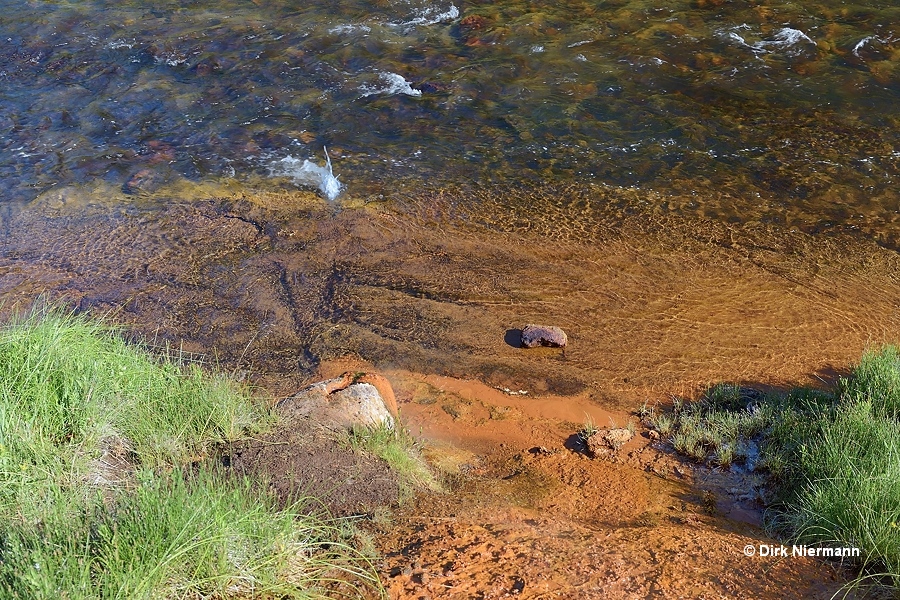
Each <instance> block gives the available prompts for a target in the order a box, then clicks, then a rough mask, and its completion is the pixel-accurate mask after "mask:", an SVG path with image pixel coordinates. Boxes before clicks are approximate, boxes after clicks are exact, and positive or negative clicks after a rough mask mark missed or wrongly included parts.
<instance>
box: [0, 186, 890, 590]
mask: <svg viewBox="0 0 900 600" xmlns="http://www.w3.org/2000/svg"><path fill="white" fill-rule="evenodd" d="M511 194H512V193H510V194H508V195H506V196H502V197H501V196H498V195H491V194H490V193H487V192H486V193H484V194H481V195H480V196H479V197H477V198H472V197H463V196H459V195H455V194H449V193H434V194H431V195H430V196H429V197H427V198H421V199H418V200H417V201H416V203H414V204H413V206H414V208H403V209H397V210H393V209H392V210H387V209H382V208H377V207H373V206H371V205H370V206H359V207H356V208H352V207H349V206H348V207H345V208H344V210H341V211H334V210H332V209H331V207H326V206H324V205H323V204H322V203H321V202H319V201H317V200H316V199H315V198H314V197H312V196H309V195H305V194H300V193H262V194H257V195H246V196H245V197H243V198H241V197H236V196H235V197H230V198H228V199H215V200H209V201H190V202H184V203H179V202H176V201H174V200H171V199H170V201H169V202H168V203H164V204H163V205H161V206H162V207H161V208H158V209H157V210H156V211H155V212H153V213H152V214H142V213H135V214H131V213H117V212H116V211H114V210H112V209H110V208H109V207H103V206H101V207H99V208H98V207H97V206H92V205H90V204H87V205H85V206H81V207H78V208H77V209H68V208H67V207H66V205H63V206H61V207H60V206H57V205H56V204H54V205H52V206H50V205H41V203H40V202H38V203H37V204H36V205H35V206H33V207H31V209H29V210H28V211H26V212H23V213H18V214H15V213H12V214H9V215H7V216H5V217H4V221H3V225H4V227H3V229H2V232H0V233H2V235H3V239H2V243H3V246H4V249H5V252H4V253H3V255H2V256H0V297H2V298H3V299H4V301H5V305H4V306H5V308H6V310H9V309H10V308H11V307H12V306H14V305H15V304H16V303H17V302H18V303H20V304H25V303H29V302H31V301H32V300H33V299H34V298H35V297H36V295H37V294H39V293H43V292H47V293H49V295H50V296H51V297H55V298H61V299H64V300H65V301H67V302H70V303H71V304H72V305H74V306H77V307H79V308H80V309H82V310H85V311H88V312H92V313H95V314H103V313H104V312H106V311H110V310H112V311H115V313H114V319H115V320H116V321H119V322H124V323H126V324H127V325H129V326H130V327H131V328H133V329H134V330H136V331H138V332H140V333H143V334H144V335H145V337H147V338H148V339H151V340H152V339H157V340H158V341H160V342H170V343H174V344H176V345H180V346H181V347H183V348H184V349H185V350H186V351H196V352H203V353H205V354H206V355H207V356H213V355H214V356H215V358H216V360H217V361H218V363H219V364H220V366H223V367H225V368H228V369H232V368H233V369H247V370H249V372H250V374H251V377H252V378H253V379H254V380H255V381H256V382H257V383H259V384H260V385H262V386H264V387H265V388H266V389H268V390H269V391H270V393H272V394H273V396H275V397H279V396H282V395H285V394H287V393H290V392H292V391H295V390H296V389H297V388H298V387H300V386H301V385H302V384H303V383H305V382H308V381H310V380H311V377H313V376H314V375H315V374H316V371H321V373H322V374H323V375H327V376H336V375H339V374H340V373H342V372H344V371H348V370H367V371H368V370H371V371H378V372H381V373H382V374H383V375H384V376H386V377H387V379H388V380H389V381H390V383H391V384H392V385H393V387H394V390H395V391H396V394H397V404H398V406H399V409H400V414H401V417H402V418H403V419H404V420H405V421H406V423H407V424H408V425H410V426H411V429H412V431H413V433H414V434H417V435H418V433H419V431H420V428H421V434H422V436H423V437H425V438H429V439H431V440H434V445H433V447H432V449H431V450H430V451H429V452H430V454H431V455H432V458H433V459H434V461H435V462H436V463H440V464H442V465H443V466H444V468H446V469H448V470H449V471H450V472H451V473H452V472H453V471H454V469H456V470H457V471H459V472H458V474H457V475H453V477H454V481H455V482H456V483H455V486H456V487H454V488H453V490H454V491H453V492H452V493H450V494H447V495H443V496H440V495H439V496H430V497H428V498H426V499H423V500H422V501H421V502H420V503H419V504H417V505H416V506H415V507H414V508H411V509H409V510H408V511H403V512H401V514H400V515H398V516H397V518H396V520H395V522H394V526H393V527H391V528H390V529H388V530H386V531H385V533H384V535H383V536H382V537H381V538H380V544H381V546H382V548H383V549H384V550H385V553H386V559H385V563H384V577H385V582H386V585H387V586H388V588H389V589H390V592H391V594H392V597H397V598H419V597H421V596H426V597H431V598H457V597H458V598H468V597H483V598H491V597H503V596H504V594H513V595H517V596H518V597H529V598H542V597H547V598H549V597H619V598H628V597H646V596H656V597H663V598H668V597H698V598H700V597H708V598H720V597H726V598H741V597H760V598H782V597H799V596H809V597H815V596H817V595H819V596H822V595H824V596H828V595H830V591H833V590H834V589H836V587H838V585H839V584H838V583H835V581H834V579H833V577H834V576H835V573H834V572H833V571H832V569H831V567H830V566H828V565H826V564H825V563H822V562H820V561H814V560H811V559H789V560H781V561H779V560H766V559H760V558H759V557H755V558H747V557H744V556H743V555H742V550H743V547H744V546H745V545H747V544H758V543H764V542H766V541H767V540H766V539H765V538H764V536H763V535H762V534H761V533H760V531H759V529H756V528H754V527H753V526H751V525H747V524H744V523H741V522H737V521H732V520H729V519H726V518H724V517H723V516H721V515H720V514H711V513H709V512H708V511H707V510H706V509H707V508H708V506H707V505H708V504H709V502H708V499H704V498H703V495H702V494H701V493H700V492H698V491H697V490H696V488H694V487H692V483H691V480H690V474H689V473H687V474H685V475H683V476H680V475H678V474H677V473H678V471H676V470H675V466H677V465H675V464H668V463H667V460H669V459H668V458H667V457H664V456H659V455H658V453H656V452H655V451H653V450H652V449H649V448H648V446H647V445H646V440H645V439H644V438H640V437H639V438H636V440H635V441H633V442H629V444H633V445H630V446H627V447H626V448H625V449H624V451H625V453H626V454H625V455H624V456H625V460H623V462H622V463H621V464H619V463H608V462H603V461H596V460H594V461H591V460H588V459H587V458H585V457H583V456H581V455H580V454H578V453H575V452H572V451H570V450H569V449H567V448H566V442H567V440H568V439H569V436H571V435H572V434H573V433H574V432H575V431H574V428H576V427H578V426H579V425H580V424H581V423H583V422H584V421H585V419H586V418H587V417H586V415H587V416H590V417H591V418H592V419H593V420H594V422H595V423H597V424H599V425H601V426H603V425H606V424H607V422H608V421H609V420H610V418H612V419H613V420H616V421H618V424H619V425H622V424H624V421H625V420H627V418H628V416H629V414H630V413H631V412H632V411H634V409H635V408H636V407H637V406H639V405H640V403H642V402H644V401H648V402H649V403H650V404H654V403H657V402H667V401H668V400H669V399H670V395H671V394H680V395H688V396H690V395H695V394H696V393H697V392H698V391H699V390H702V389H703V387H704V386H706V385H708V384H709V383H712V382H716V381H723V380H726V381H737V382H741V383H743V384H749V385H758V386H774V387H779V386H792V385H798V384H803V385H822V384H823V382H827V381H832V380H833V379H834V378H835V377H836V376H837V375H840V374H841V373H843V372H846V369H847V368H848V367H849V366H850V365H851V364H852V363H853V362H854V361H856V360H857V359H858V358H859V355H860V353H861V352H862V351H863V350H864V349H865V348H866V347H868V346H872V345H876V344H879V343H883V342H889V341H896V340H897V338H898V337H900V336H898V332H900V314H898V301H900V282H898V277H900V260H898V257H897V255H896V253H895V252H894V251H892V250H887V249H884V248H882V247H879V246H877V245H876V244H874V243H871V242H867V241H859V240H854V239H852V238H843V237H824V236H809V235H806V234H803V233H800V232H796V231H789V230H784V229H779V228H778V227H776V226H770V225H764V224H745V225H741V226H737V225H734V226H731V225H725V224H721V223H716V222H713V221H705V220H702V219H692V218H681V217H678V216H673V215H670V214H663V213H660V212H658V211H657V210H656V209H655V208H654V207H653V205H652V203H651V202H649V201H648V200H647V198H646V197H643V196H641V194H640V192H638V191H622V190H618V191H616V190H600V189H598V190H583V189H582V190H573V189H565V190H543V191H542V190H537V191H534V190H532V191H529V192H522V193H520V194H519V195H518V196H515V195H511ZM597 207H606V208H603V209H599V208H597ZM532 322H537V323H544V324H547V325H556V326H560V327H562V328H563V329H564V330H565V331H566V333H567V334H568V346H567V348H566V350H565V353H564V354H563V352H562V351H561V350H559V349H553V348H535V349H530V350H526V349H522V348H519V347H516V346H517V345H518V344H517V343H516V331H517V330H519V329H520V328H521V327H522V326H523V325H525V324H526V323H532ZM357 365H362V367H358V366H357ZM498 388H501V389H502V388H506V389H507V390H509V391H510V392H519V391H527V392H528V393H527V394H523V395H509V394H508V393H506V392H504V391H501V389H498ZM541 448H543V450H542V449H541ZM535 449H536V450H535ZM648 469H649V470H648ZM712 504H715V502H713V503H712ZM751 520H752V519H751ZM768 541H770V540H768ZM817 582H818V583H817Z"/></svg>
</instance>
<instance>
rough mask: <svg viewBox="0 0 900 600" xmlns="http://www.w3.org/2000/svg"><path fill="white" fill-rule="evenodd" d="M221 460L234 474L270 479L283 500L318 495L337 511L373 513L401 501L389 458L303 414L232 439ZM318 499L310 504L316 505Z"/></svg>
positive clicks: (269, 483)
mask: <svg viewBox="0 0 900 600" xmlns="http://www.w3.org/2000/svg"><path fill="white" fill-rule="evenodd" d="M222 461H223V464H224V465H225V466H226V471H227V472H229V473H231V474H234V475H239V476H248V477H251V478H253V479H255V480H259V481H262V482H267V483H268V485H269V487H270V489H271V490H272V491H273V492H274V493H275V494H276V496H277V497H278V499H279V501H280V502H282V503H284V504H288V503H292V502H295V501H297V500H302V499H303V498H318V499H319V500H321V501H322V503H323V504H324V505H325V507H327V508H328V510H329V512H330V513H331V514H332V515H335V516H347V515H357V514H368V513H371V512H372V511H374V510H375V509H376V508H378V507H380V506H391V505H394V504H396V503H397V501H398V498H399V494H400V488H399V484H398V479H397V476H396V474H395V473H394V472H393V471H392V470H391V469H390V467H388V465H387V463H386V462H384V461H383V460H381V459H380V458H377V457H374V456H370V455H367V454H363V453H358V452H353V451H352V450H350V449H349V448H348V447H347V444H346V442H345V441H342V440H341V439H340V437H339V434H335V433H333V432H327V431H326V430H324V429H322V428H320V427H317V426H315V425H313V424H312V423H310V422H309V421H306V420H303V419H297V420H291V421H285V422H283V423H281V424H280V425H279V426H278V427H277V428H276V429H275V430H274V431H271V432H269V433H268V434H266V435H265V436H262V437H261V438H259V439H252V440H244V441H240V442H236V443H233V444H231V445H230V446H229V447H228V448H227V449H226V452H225V454H224V455H223V456H222ZM316 504H317V502H315V503H311V504H310V505H309V508H310V509H312V510H315V509H316V508H318V507H317V506H316Z"/></svg>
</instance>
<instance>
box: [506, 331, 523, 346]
mask: <svg viewBox="0 0 900 600" xmlns="http://www.w3.org/2000/svg"><path fill="white" fill-rule="evenodd" d="M503 341H504V342H506V345H507V346H511V347H513V348H522V330H521V329H507V330H506V333H505V334H504V335H503Z"/></svg>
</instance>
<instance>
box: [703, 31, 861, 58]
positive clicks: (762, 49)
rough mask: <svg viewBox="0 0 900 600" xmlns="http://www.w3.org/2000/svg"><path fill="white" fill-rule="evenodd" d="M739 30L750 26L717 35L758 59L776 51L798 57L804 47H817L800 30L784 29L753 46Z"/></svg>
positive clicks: (719, 32) (754, 43)
mask: <svg viewBox="0 0 900 600" xmlns="http://www.w3.org/2000/svg"><path fill="white" fill-rule="evenodd" d="M738 29H749V26H748V25H746V24H743V25H739V26H737V27H733V28H731V31H718V32H717V35H718V36H719V38H721V39H724V40H726V41H729V42H731V43H733V44H736V45H738V46H742V47H744V48H747V49H748V50H750V51H751V52H753V54H754V55H755V56H757V57H759V56H760V55H762V54H767V53H769V52H772V51H775V50H781V51H784V52H785V53H786V54H788V55H789V56H796V55H797V54H800V53H801V52H803V50H804V46H807V45H808V44H812V45H813V46H815V45H816V42H815V40H813V39H812V38H811V37H809V36H808V35H806V34H805V33H803V32H802V31H800V30H799V29H793V28H791V27H782V28H781V29H779V30H778V31H776V32H775V34H774V35H772V38H771V39H768V40H760V41H758V42H753V43H752V44H750V43H747V40H745V39H744V38H743V37H742V36H740V35H738V34H737V33H735V31H736V30H738ZM857 46H859V45H857ZM807 47H808V46H807Z"/></svg>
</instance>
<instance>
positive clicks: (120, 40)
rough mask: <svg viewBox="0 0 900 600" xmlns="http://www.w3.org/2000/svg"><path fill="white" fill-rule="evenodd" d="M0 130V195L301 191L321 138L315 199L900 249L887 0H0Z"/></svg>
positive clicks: (311, 175)
mask: <svg viewBox="0 0 900 600" xmlns="http://www.w3.org/2000/svg"><path fill="white" fill-rule="evenodd" d="M0 132H2V135H0V180H2V181H3V189H4V193H3V195H2V199H0V202H3V203H6V204H10V203H13V204H23V203H28V202H30V201H32V200H34V199H35V198H37V197H39V196H40V195H42V194H46V193H47V192H48V191H52V190H53V189H55V188H59V187H60V186H72V185H82V184H88V183H91V182H96V181H97V180H102V181H103V182H105V183H106V184H108V185H112V186H115V187H116V188H118V187H121V189H122V190H123V191H124V192H125V193H126V195H131V196H134V197H135V198H138V197H141V196H142V195H145V194H146V193H147V192H152V191H153V190H154V189H155V188H157V187H158V186H160V185H164V184H166V183H170V182H172V181H174V180H186V181H188V182H202V181H207V180H234V181H235V182H238V183H240V182H246V181H249V180H254V181H258V180H259V179H261V178H262V179H267V178H271V179H272V181H271V185H272V186H292V185H299V186H311V187H313V188H315V187H319V185H318V183H317V180H316V177H317V176H319V175H321V174H323V173H325V161H326V159H325V149H326V148H327V150H328V153H329V156H330V160H331V163H332V165H333V170H334V174H335V175H336V176H337V178H338V180H339V183H338V182H335V181H332V182H331V183H332V184H333V185H332V190H331V195H336V194H337V192H338V191H340V192H341V193H343V194H349V195H357V196H360V197H372V196H376V197H377V196H379V195H390V194H395V193H397V191H398V190H402V189H407V188H410V187H412V188H417V187H418V188H423V189H427V188H436V187H443V186H462V187H474V188H478V187H484V186H492V187H499V188H500V189H502V188H503V187H522V186H525V187H528V186H534V185H545V184H548V183H549V184H555V183H560V182H563V183H567V184H571V183H577V184H590V185H595V186H603V187H605V188H608V189H612V188H632V189H638V190H646V191H647V192H648V198H650V197H651V194H650V192H652V198H653V199H652V200H648V202H653V203H656V204H657V205H658V207H657V208H658V209H660V210H664V211H673V212H679V213H692V214H698V215H702V216H706V217H710V218H712V219H714V220H724V221H731V222H735V221H759V222H764V223H773V224H778V225H786V226H788V227H797V228H799V229H801V230H803V231H808V232H818V231H834V230H841V231H857V232H861V233H862V234H863V235H865V236H871V237H874V238H875V239H878V240H879V241H881V242H882V243H885V244H887V245H895V244H896V239H900V238H898V233H900V227H898V216H900V213H898V210H900V193H898V190H897V181H898V175H900V166H898V165H900V4H898V3H897V2H894V1H889V0H873V1H867V2H861V1H857V2H854V1H841V0H817V1H814V2H803V3H800V2H791V1H787V0H671V1H667V2H659V1H655V0H610V1H595V0H557V1H554V2H549V1H537V0H536V1H522V0H503V1H499V2H498V1H493V0H492V1H487V0H471V1H468V0H374V1H362V0H343V1H339V2H304V3H300V2H293V1H286V0H252V1H251V0H215V1H212V0H182V1H178V2H175V1H166V0H161V1H157V2H153V3H149V2H137V1H133V0H116V1H115V2H111V1H101V0H78V1H40V0H30V1H28V2H18V1H16V2H13V1H11V0H3V1H0ZM306 160H310V161H311V162H310V163H308V164H305V163H304V161H306ZM304 164H305V168H304ZM338 186H340V189H338ZM323 189H324V188H323Z"/></svg>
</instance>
